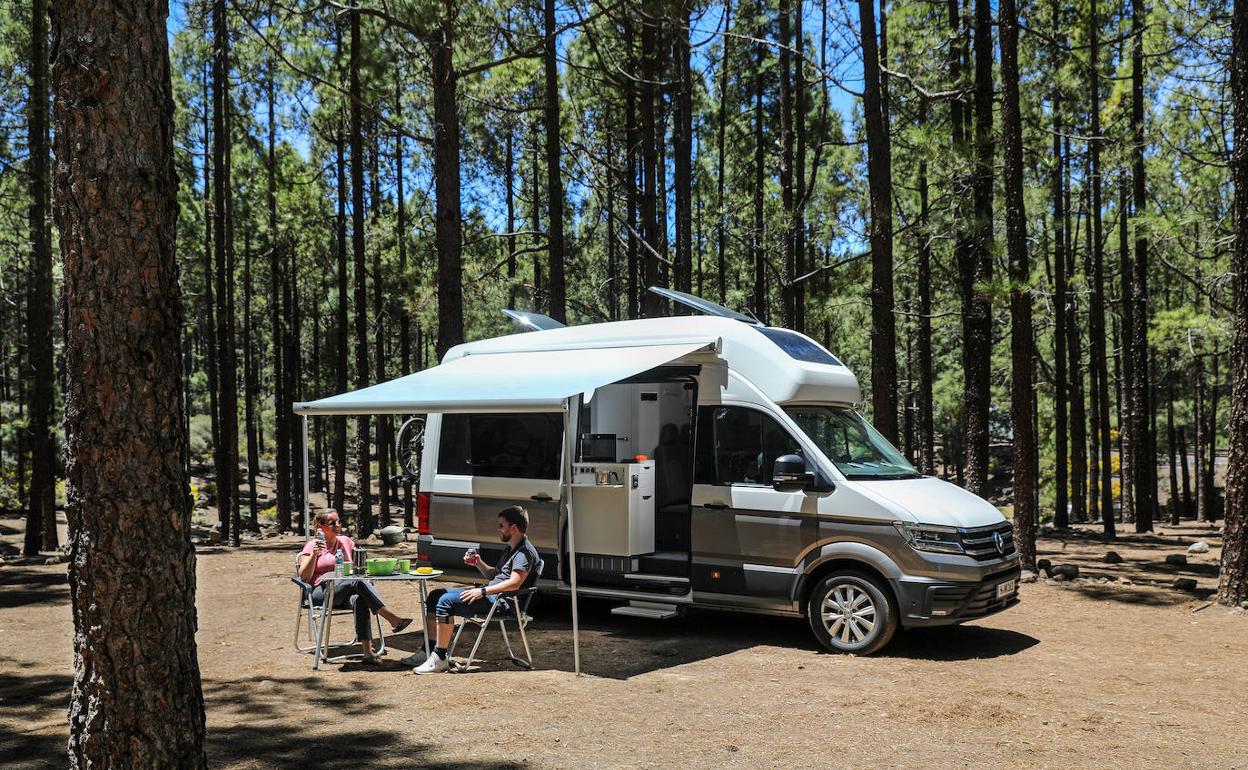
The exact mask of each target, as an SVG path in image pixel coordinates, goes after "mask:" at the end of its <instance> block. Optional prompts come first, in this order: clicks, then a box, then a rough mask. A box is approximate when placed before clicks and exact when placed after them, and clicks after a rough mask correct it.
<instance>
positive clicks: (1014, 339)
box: [1000, 0, 1064, 571]
mask: <svg viewBox="0 0 1248 770" xmlns="http://www.w3.org/2000/svg"><path fill="white" fill-rule="evenodd" d="M1000 17H1001V25H1000V26H1001V84H1002V85H1001V92H1002V93H1001V134H1002V142H1001V145H1002V150H1003V155H1004V158H1005V174H1004V181H1005V246H1006V251H1007V253H1008V256H1009V263H1010V284H1011V286H1010V358H1011V370H1012V373H1013V377H1012V379H1011V382H1010V414H1011V417H1012V422H1013V428H1014V532H1015V538H1016V539H1017V542H1018V553H1019V558H1020V559H1021V560H1022V563H1023V567H1024V568H1025V569H1030V570H1032V571H1034V570H1035V568H1036V522H1037V519H1038V513H1039V511H1038V510H1037V502H1038V498H1037V496H1036V481H1037V479H1036V475H1035V470H1036V432H1035V421H1034V416H1035V412H1034V406H1033V403H1032V395H1033V394H1032V390H1033V381H1034V380H1035V377H1034V372H1033V361H1032V340H1031V335H1032V318H1031V315H1032V308H1031V291H1030V285H1029V283H1030V278H1031V262H1030V260H1029V258H1028V255H1027V211H1026V208H1025V205H1024V202H1023V126H1022V116H1021V114H1020V112H1019V106H1018V99H1019V97H1018V82H1019V81H1018V8H1017V6H1016V5H1015V4H1014V0H1001V5H1000ZM1063 513H1064V512H1063Z"/></svg>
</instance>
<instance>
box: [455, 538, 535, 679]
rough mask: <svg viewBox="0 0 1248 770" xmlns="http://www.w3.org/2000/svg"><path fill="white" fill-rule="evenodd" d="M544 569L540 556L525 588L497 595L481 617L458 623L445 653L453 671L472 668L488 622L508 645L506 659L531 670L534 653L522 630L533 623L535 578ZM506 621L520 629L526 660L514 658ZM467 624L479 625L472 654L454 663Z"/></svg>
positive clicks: (488, 625)
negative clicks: (531, 608)
mask: <svg viewBox="0 0 1248 770" xmlns="http://www.w3.org/2000/svg"><path fill="white" fill-rule="evenodd" d="M545 566H546V564H545V562H543V561H542V559H541V558H540V557H539V558H538V560H537V564H536V566H535V567H534V568H533V571H532V572H530V573H529V574H528V576H527V577H526V578H525V581H524V585H522V586H520V588H518V589H517V590H515V591H509V592H507V593H505V594H499V595H498V596H499V599H498V601H496V602H494V606H492V607H490V611H489V612H488V613H487V614H486V616H485V617H484V618H465V619H464V622H462V623H460V624H459V628H458V629H456V631H455V637H454V638H453V639H451V646H450V649H448V650H447V652H446V657H447V659H448V660H451V661H452V664H451V670H452V671H456V670H458V671H463V670H467V669H468V668H470V667H471V666H472V661H473V660H475V659H476V657H477V649H478V648H479V647H480V646H481V640H482V639H484V638H485V632H486V630H487V629H488V628H489V627H490V622H491V621H494V622H497V623H498V630H499V633H501V634H502V636H503V644H505V645H506V646H507V658H508V659H509V660H510V661H511V662H512V663H514V664H515V665H517V666H519V667H521V668H524V669H532V668H533V653H532V652H530V651H529V638H528V636H527V635H526V634H525V632H524V631H525V629H526V628H527V627H528V625H529V623H530V622H532V620H533V616H531V615H530V614H529V604H530V603H532V601H533V597H534V596H536V595H537V578H538V576H539V575H541V574H542V568H543V567H545ZM504 601H505V602H506V604H505V605H504ZM509 620H514V621H515V622H516V627H517V628H519V629H520V641H521V642H522V643H523V644H524V655H525V657H523V658H521V657H519V656H518V655H516V653H515V651H514V650H513V649H512V648H511V639H510V638H509V637H508V636H507V621H509ZM469 624H472V625H479V626H480V630H479V631H477V639H476V641H474V642H473V643H472V651H471V652H469V653H468V660H467V661H466V662H464V663H463V664H458V663H454V662H453V661H454V655H455V645H456V644H458V643H459V636H460V634H462V633H464V628H466V627H467V626H468V625H469Z"/></svg>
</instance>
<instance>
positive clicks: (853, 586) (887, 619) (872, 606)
mask: <svg viewBox="0 0 1248 770" xmlns="http://www.w3.org/2000/svg"><path fill="white" fill-rule="evenodd" d="M806 619H807V620H808V621H809V622H810V630H811V632H812V633H814V635H815V638H816V639H818V640H819V643H820V644H821V645H823V646H824V648H826V649H827V650H828V651H829V652H839V653H847V654H853V655H870V654H872V653H874V652H877V651H879V650H880V649H881V648H883V647H884V645H886V644H888V643H889V641H890V640H891V639H892V638H893V634H894V633H896V632H897V604H896V602H895V601H893V594H892V591H890V590H889V589H888V588H887V587H886V586H883V585H881V584H880V583H879V581H877V580H875V579H874V578H871V577H867V576H866V575H863V574H861V573H859V572H833V573H832V574H830V575H828V576H826V577H824V578H823V579H822V580H820V581H819V582H818V583H817V584H816V585H815V588H814V590H813V591H811V592H810V598H809V599H807V601H806Z"/></svg>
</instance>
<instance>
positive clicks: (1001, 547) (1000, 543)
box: [992, 532, 1005, 556]
mask: <svg viewBox="0 0 1248 770" xmlns="http://www.w3.org/2000/svg"><path fill="white" fill-rule="evenodd" d="M992 542H993V543H995V544H996V546H997V553H999V554H1001V555H1002V556H1004V555H1005V538H1003V537H1001V533H1000V532H993V533H992Z"/></svg>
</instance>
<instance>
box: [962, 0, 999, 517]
mask: <svg viewBox="0 0 1248 770" xmlns="http://www.w3.org/2000/svg"><path fill="white" fill-rule="evenodd" d="M992 58H993V57H992V12H991V9H990V7H989V0H975V179H974V184H973V198H974V205H975V215H974V225H973V229H972V232H973V236H972V238H971V242H970V248H969V249H968V250H967V263H966V265H965V266H964V267H963V269H962V273H963V275H962V282H963V294H964V296H965V298H966V299H965V300H964V303H965V305H966V307H965V309H964V311H963V315H964V320H963V327H964V332H963V334H964V336H965V339H964V340H963V367H964V369H965V372H966V374H965V383H966V392H965V395H964V398H965V402H966V486H967V489H969V490H970V491H972V492H974V493H975V494H983V493H984V492H985V488H986V486H987V484H988V466H989V455H988V441H989V421H988V406H989V402H990V401H991V399H992V380H991V376H990V375H991V361H992V296H991V294H990V291H991V289H990V288H989V287H988V285H987V284H988V283H989V282H990V281H991V280H992V262H993V261H992V239H993V235H992V182H993V168H992V157H993V141H992V87H993V84H992Z"/></svg>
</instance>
